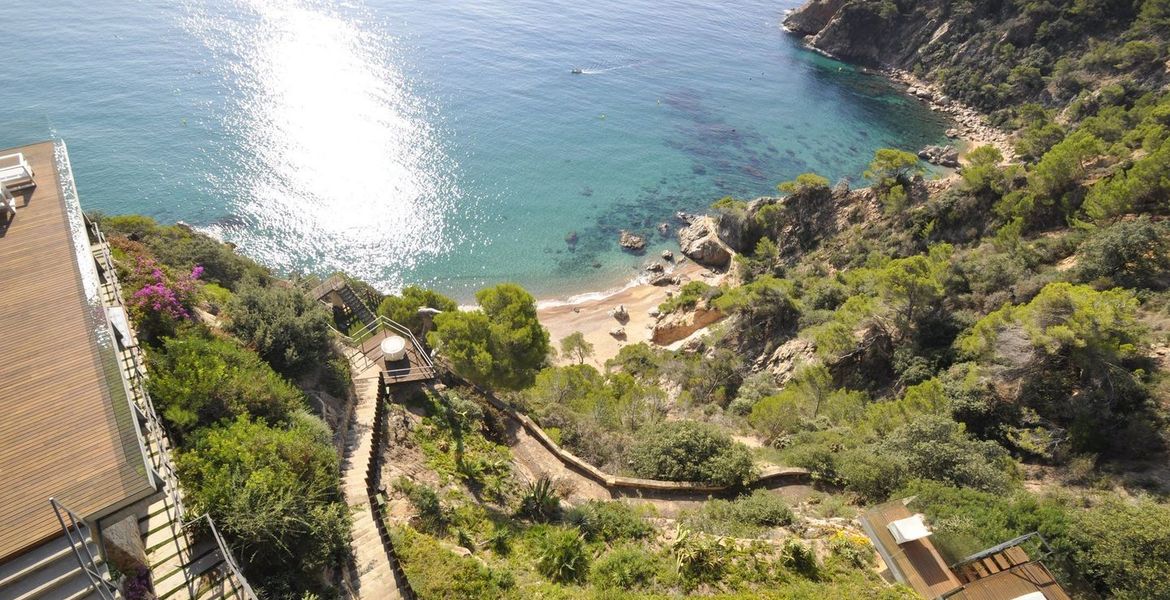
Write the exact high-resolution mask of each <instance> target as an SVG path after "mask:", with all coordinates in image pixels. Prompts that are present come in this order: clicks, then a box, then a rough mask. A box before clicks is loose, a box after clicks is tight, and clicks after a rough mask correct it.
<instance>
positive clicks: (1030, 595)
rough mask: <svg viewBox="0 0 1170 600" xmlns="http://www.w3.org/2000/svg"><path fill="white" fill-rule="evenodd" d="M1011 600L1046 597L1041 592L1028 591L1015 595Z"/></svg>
mask: <svg viewBox="0 0 1170 600" xmlns="http://www.w3.org/2000/svg"><path fill="white" fill-rule="evenodd" d="M1012 600H1048V597H1047V596H1045V595H1044V593H1043V592H1028V593H1027V594H1024V595H1023V596H1016V597H1015V598H1012Z"/></svg>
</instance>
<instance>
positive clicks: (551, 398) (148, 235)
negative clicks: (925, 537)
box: [100, 0, 1170, 599]
mask: <svg viewBox="0 0 1170 600" xmlns="http://www.w3.org/2000/svg"><path fill="white" fill-rule="evenodd" d="M823 4H825V5H827V6H830V7H833V10H832V11H831V12H832V15H830V17H831V18H829V19H821V20H822V21H824V23H819V24H815V23H812V22H811V21H809V20H807V19H811V17H809V16H808V15H802V16H797V17H794V19H795V20H790V22H793V23H795V26H794V29H795V30H797V31H798V32H801V33H805V34H810V35H815V36H816V37H815V38H814V40H813V42H814V43H815V44H818V46H819V47H821V48H822V49H825V50H828V51H832V52H834V53H836V54H838V55H839V56H842V57H846V58H854V59H857V60H865V61H869V62H875V63H882V64H893V65H895V66H900V67H902V68H905V69H908V70H911V71H913V72H914V73H915V74H916V75H917V76H919V77H921V78H923V79H925V80H927V81H930V82H934V83H936V84H937V85H939V86H941V90H942V91H943V92H944V93H945V94H946V95H947V98H946V102H953V101H958V100H961V101H963V102H966V103H969V104H971V105H973V106H976V107H978V108H980V109H981V110H983V111H985V112H987V113H988V114H989V115H990V118H991V120H992V121H993V122H994V123H995V124H997V125H999V126H1001V127H1003V128H1006V129H1008V130H1009V131H1010V133H1011V137H1010V140H1009V141H1010V143H1007V144H999V145H985V146H976V147H972V148H968V149H966V151H965V152H964V155H963V157H962V161H961V168H960V169H959V170H958V172H957V173H953V174H952V173H947V174H944V175H942V176H940V177H939V178H937V179H927V172H926V170H925V169H924V168H922V165H921V164H920V162H919V161H918V159H917V157H916V156H915V155H914V154H911V153H908V152H906V151H905V150H904V149H892V148H889V149H881V150H878V151H877V152H876V153H875V155H874V157H873V161H872V164H871V165H870V168H869V170H868V171H867V172H866V178H867V180H868V183H869V184H870V187H866V188H860V189H850V187H849V185H848V184H847V183H841V184H837V185H830V182H829V180H828V179H826V178H825V177H823V176H820V175H817V174H813V173H805V174H801V175H799V176H797V177H796V178H795V179H794V180H792V181H786V182H782V183H780V184H779V185H778V190H779V191H780V192H781V194H782V196H781V197H778V198H762V199H757V200H753V201H745V200H740V199H736V198H723V199H720V200H718V201H716V202H715V203H714V204H713V206H712V207H711V213H712V218H713V220H714V223H716V224H717V225H718V227H717V229H718V236H717V237H719V238H720V240H719V241H720V243H723V244H725V245H726V246H727V247H728V248H730V249H733V250H735V252H736V256H735V257H734V259H733V260H732V261H731V262H730V264H729V265H728V267H729V268H728V275H727V277H726V278H724V279H723V280H722V281H721V282H719V283H708V282H705V281H701V280H695V281H689V282H685V283H683V284H682V285H680V286H679V287H678V289H677V290H676V291H675V292H674V293H673V295H672V296H671V297H670V298H669V299H668V300H667V301H665V302H664V303H662V304H661V305H660V306H658V307H657V311H658V313H659V315H661V316H660V319H669V318H677V317H681V316H686V315H694V314H697V313H699V312H704V313H708V314H717V316H718V317H719V319H717V322H715V323H714V324H713V325H711V326H709V327H706V328H703V329H702V331H701V333H699V334H698V335H694V336H690V337H688V338H687V339H686V340H683V341H680V343H678V344H675V345H672V346H671V347H669V348H667V347H662V346H657V345H651V344H647V343H630V344H624V345H623V346H622V347H621V349H620V351H619V352H617V354H616V356H613V357H612V358H610V357H606V358H607V360H605V361H604V364H601V363H600V362H598V363H592V362H591V360H590V359H591V358H593V357H594V355H595V350H596V349H595V348H594V347H593V345H592V344H591V343H590V342H588V341H587V340H586V339H585V337H584V336H582V335H580V334H572V335H569V336H567V337H565V338H563V339H561V340H558V342H559V344H558V346H559V348H560V357H561V359H560V360H555V359H554V358H553V355H554V353H555V352H554V350H553V343H552V340H550V338H549V334H548V332H547V331H546V330H545V329H544V327H542V326H541V323H540V321H539V320H538V319H537V310H536V303H535V300H534V298H533V297H532V296H531V295H530V294H529V293H528V292H526V291H525V290H523V289H522V288H521V287H519V286H517V285H513V284H500V285H497V286H494V287H490V288H487V289H484V290H481V291H480V292H479V293H478V294H477V295H476V301H477V304H478V307H477V308H476V309H473V310H460V309H459V308H458V306H457V305H456V303H455V302H454V301H453V300H451V299H449V298H445V297H444V296H442V295H441V294H439V293H437V292H434V291H431V290H426V289H422V288H417V287H408V288H406V289H404V290H403V291H402V292H401V293H399V294H398V295H392V296H382V294H381V293H379V292H378V291H377V290H375V289H373V288H372V287H370V286H364V285H362V284H360V282H356V281H355V282H354V283H353V287H354V288H355V289H356V290H358V294H359V296H360V297H362V298H363V300H364V301H365V302H366V303H367V304H369V305H370V306H376V307H377V312H378V314H380V315H383V316H386V317H389V318H391V319H393V320H395V321H398V322H400V323H403V324H404V325H406V326H407V327H409V328H410V329H411V330H412V331H413V332H415V334H416V335H421V334H423V333H426V334H427V335H426V340H427V341H428V342H429V344H430V346H431V347H432V348H433V349H434V350H435V352H436V355H437V357H438V358H439V361H438V362H439V364H440V367H441V369H442V370H443V371H446V370H449V371H450V373H447V372H444V373H443V383H442V384H441V385H434V386H430V387H426V388H420V389H418V390H417V393H412V394H410V395H409V397H404V398H396V399H395V403H396V404H397V403H401V404H405V405H407V408H409V410H407V409H405V408H404V409H402V410H401V411H400V413H397V416H398V417H399V418H400V419H401V421H402V422H403V423H409V424H410V426H409V427H406V426H404V429H403V431H404V432H405V433H403V435H401V436H400V440H399V441H400V443H399V446H400V447H401V448H400V450H402V452H403V453H404V455H407V456H408V457H413V458H414V459H415V460H416V463H417V464H415V465H413V466H415V467H417V468H416V469H415V470H413V471H412V470H405V469H404V471H403V472H404V473H406V475H404V476H402V477H399V478H397V479H395V480H394V481H393V483H392V485H391V486H390V493H391V494H392V495H393V496H394V498H393V499H394V500H395V501H397V502H401V503H404V504H405V505H408V507H409V509H408V510H406V511H400V512H399V513H398V514H396V516H395V518H394V520H392V522H391V523H390V532H391V533H390V535H391V539H392V541H393V544H394V547H395V551H396V552H397V553H398V556H399V558H400V560H401V563H402V566H403V569H404V571H405V573H406V576H407V579H408V580H409V582H410V585H411V586H412V587H413V588H414V590H415V591H416V592H417V593H418V594H419V595H420V596H421V597H424V598H466V597H476V598H509V597H521V596H524V597H528V596H533V595H536V596H541V597H544V596H549V597H563V598H590V597H620V598H642V597H646V598H649V597H672V596H677V595H681V594H696V595H708V596H718V597H725V598H748V597H752V598H756V597H763V598H769V597H776V598H822V597H849V596H856V597H877V598H910V597H913V596H912V593H911V592H909V590H906V589H904V588H901V587H897V586H895V587H890V586H887V585H886V584H885V583H883V582H882V581H881V580H880V579H879V578H878V576H877V575H876V573H875V572H874V569H873V567H874V563H875V553H874V551H873V549H872V548H871V547H870V546H869V545H868V542H867V541H866V540H865V538H864V537H863V536H862V535H860V534H859V530H858V528H857V527H856V526H854V525H853V524H851V522H850V517H851V516H852V515H854V514H855V513H856V512H857V510H859V509H861V508H863V507H866V506H869V505H872V504H876V503H880V502H885V501H888V500H891V499H898V498H908V497H914V498H915V500H914V502H915V503H916V504H915V505H914V507H915V509H916V510H918V511H921V512H923V513H925V514H926V515H927V516H928V517H929V518H930V520H931V523H932V525H933V526H934V527H935V531H936V537H935V539H936V541H937V545H938V546H939V548H940V550H941V551H942V552H943V553H944V554H945V555H946V557H947V558H948V559H952V560H957V559H959V558H961V557H963V556H966V555H969V554H971V553H973V552H976V551H979V550H981V549H983V548H986V547H988V546H991V545H994V544H997V543H1000V542H1003V541H1005V540H1007V539H1011V538H1013V537H1016V536H1019V535H1023V534H1027V533H1029V532H1032V531H1037V532H1040V533H1041V534H1042V535H1043V536H1044V537H1045V539H1046V540H1047V542H1048V544H1049V545H1050V546H1051V548H1052V550H1053V551H1054V554H1053V557H1052V558H1051V561H1050V562H1051V567H1052V568H1053V569H1054V570H1055V571H1057V573H1058V574H1059V576H1060V579H1061V582H1062V583H1063V584H1064V585H1065V587H1067V588H1068V589H1069V590H1071V591H1072V593H1073V594H1074V595H1076V596H1077V597H1085V598H1093V597H1098V596H1099V597H1117V598H1134V599H1138V598H1161V597H1166V596H1167V595H1170V554H1168V551H1167V549H1168V548H1170V539H1167V533H1166V532H1167V531H1170V503H1168V502H1167V498H1168V497H1170V483H1168V482H1170V471H1167V467H1166V465H1167V462H1168V461H1167V451H1168V448H1167V444H1168V443H1170V436H1168V430H1167V418H1168V417H1170V414H1168V408H1170V376H1168V373H1167V370H1168V368H1170V364H1168V362H1167V356H1168V355H1170V229H1168V227H1170V226H1168V225H1167V218H1170V203H1168V201H1167V197H1168V194H1170V183H1167V181H1166V178H1165V176H1164V174H1165V172H1166V170H1167V168H1168V167H1170V94H1167V93H1165V92H1164V91H1162V86H1163V85H1164V83H1165V72H1166V70H1165V68H1164V64H1163V63H1164V62H1165V60H1166V59H1167V58H1168V56H1167V43H1166V39H1165V35H1166V34H1167V33H1170V31H1167V29H1166V28H1167V27H1168V26H1170V4H1167V3H1166V2H1163V1H1161V0H1144V1H1135V2H1120V3H1108V2H1084V1H1080V0H1078V1H1075V2H1073V1H1060V0H1053V1H1049V2H992V3H970V2H949V1H944V0H907V1H898V2H891V1H889V0H883V1H880V2H879V1H870V0H852V1H850V2H844V1H841V2H835V1H834V0H825V2H823ZM932 19H933V20H932ZM928 22H929V23H934V25H931V26H932V27H936V29H934V30H932V31H933V32H938V31H941V33H938V34H937V35H928V36H923V35H921V34H922V32H923V31H924V30H923V28H924V27H926V23H928ZM866 23H869V24H871V25H873V26H874V27H876V29H875V31H879V32H885V34H888V35H882V36H881V39H882V40H883V41H882V42H881V43H879V44H877V45H876V46H874V47H872V48H871V47H865V48H862V47H860V46H859V45H857V44H856V39H859V35H858V34H857V31H858V29H857V27H860V25H859V24H866ZM938 23H945V24H946V26H945V28H942V29H937V27H938V25H937V24H938ZM814 25H816V26H815V27H814ZM1086 36H1087V37H1088V39H1089V43H1087V44H1082V43H1081V40H1082V39H1084V38H1085V37H1086ZM906 44H914V45H915V48H916V49H921V51H920V52H910V53H908V52H905V50H906V49H907V48H906V46H905V45H906ZM961 44H962V45H961ZM907 57H913V58H907ZM907 61H908V62H907ZM940 102H941V100H940ZM1013 154H1014V156H1012V155H1013ZM100 222H101V226H102V227H103V229H104V230H105V231H106V232H107V233H108V234H109V236H110V241H111V245H112V246H113V248H114V251H115V255H116V257H117V258H118V263H119V265H120V266H121V269H122V270H123V271H124V272H123V273H121V274H120V275H123V276H124V277H123V278H122V280H123V281H124V282H126V294H127V302H128V305H129V306H130V307H131V310H132V312H133V316H134V320H135V323H136V324H137V325H138V327H139V333H140V338H141V339H142V340H143V342H144V344H146V345H147V353H148V358H149V369H150V380H149V385H150V389H151V392H152V395H153V396H154V398H155V401H156V403H157V405H158V407H159V409H160V412H161V413H162V415H163V418H164V420H165V422H166V426H167V428H168V430H169V431H170V433H171V435H172V439H174V440H175V441H176V443H177V445H178V448H177V455H178V463H179V468H180V472H181V476H182V477H183V481H184V485H185V486H186V489H187V490H188V498H189V502H190V505H191V508H192V510H195V511H197V512H203V511H207V512H210V513H211V514H212V515H213V516H214V517H215V518H216V520H217V522H219V523H221V526H222V529H223V530H224V534H225V535H226V536H227V537H228V539H229V541H230V543H231V544H232V546H233V548H235V549H236V550H238V551H239V553H240V555H241V556H242V557H243V561H244V563H245V566H246V568H247V569H248V573H249V576H251V577H253V578H254V580H255V581H257V582H259V584H260V586H261V587H262V589H264V590H265V591H266V592H267V593H268V594H270V595H272V596H274V597H296V596H299V595H301V594H305V593H314V594H328V593H329V592H330V590H329V585H328V583H327V582H326V581H324V580H323V579H322V573H323V572H325V571H326V570H328V568H330V567H331V566H334V565H337V564H339V563H340V558H341V555H342V554H343V553H344V547H345V545H346V544H345V542H346V539H347V536H348V515H347V513H346V511H345V510H344V506H343V504H342V503H341V502H340V494H339V490H338V483H337V472H338V457H337V454H336V451H335V450H334V446H333V441H332V438H333V432H331V431H330V429H329V427H328V425H326V424H325V423H323V422H322V421H321V420H320V419H319V418H317V417H315V416H313V415H312V414H310V411H309V409H308V404H307V403H306V401H305V392H306V390H310V391H323V392H329V393H336V394H337V395H344V394H345V392H346V390H347V388H348V363H346V362H345V360H344V359H341V358H339V357H336V356H334V355H333V350H331V344H330V341H331V339H330V332H329V324H330V323H331V320H330V319H331V316H330V315H329V314H328V313H327V312H325V311H324V310H323V309H322V308H320V307H319V306H318V305H317V304H315V303H314V302H312V301H310V300H307V299H306V298H305V297H304V295H303V293H302V291H301V290H299V289H297V288H296V287H294V286H289V285H286V284H285V282H281V281H279V280H277V279H276V278H274V277H273V276H272V275H271V274H270V273H269V272H268V271H267V270H266V269H264V268H263V267H260V266H258V265H256V264H255V263H253V262H252V261H249V260H248V259H245V258H241V257H239V256H237V255H236V254H235V253H233V252H231V251H230V250H227V249H226V248H225V247H224V246H222V245H220V244H217V243H215V242H214V241H212V240H210V239H209V238H206V237H204V236H201V235H199V234H196V233H192V232H190V231H189V230H187V229H184V228H182V227H163V226H159V225H157V224H155V223H153V222H151V221H150V220H148V219H143V218H139V217H103V218H100ZM423 308H426V309H433V311H429V312H437V314H434V316H433V323H427V322H426V317H424V316H422V315H420V312H419V309H423ZM333 324H334V325H337V326H339V327H343V326H342V325H341V324H340V323H338V322H336V321H333ZM431 325H433V327H432V326H431ZM505 405H506V406H508V407H510V408H514V409H516V410H518V411H519V412H520V413H523V414H524V415H527V416H528V417H530V418H531V419H532V420H533V421H534V422H535V423H537V424H538V425H539V427H540V428H542V430H543V432H544V433H545V434H547V436H548V438H549V440H551V442H552V443H555V444H557V445H559V446H560V447H562V448H563V449H564V450H567V451H569V452H571V453H572V454H573V455H575V456H576V457H579V458H580V459H581V460H583V461H585V462H588V463H590V464H591V465H593V466H594V467H597V468H598V469H601V470H604V471H605V472H606V473H611V474H614V475H619V476H630V477H638V478H645V479H655V480H659V481H668V482H687V483H694V484H700V485H705V486H712V487H721V486H726V487H727V488H728V489H727V490H726V492H725V493H723V494H722V495H721V496H720V497H717V498H716V497H712V498H707V499H706V501H702V502H699V501H696V502H695V504H693V505H688V506H685V507H683V508H681V509H679V508H678V507H675V506H668V505H664V504H660V503H655V502H653V499H650V498H640V499H638V500H633V499H628V498H627V499H623V500H612V499H602V498H599V497H589V498H587V499H583V498H586V496H585V495H584V494H583V493H582V491H581V490H579V489H575V485H576V484H580V483H581V482H580V481H574V480H573V479H572V478H571V477H558V476H555V475H553V474H549V473H544V472H534V471H533V469H531V468H528V467H530V466H531V464H530V462H525V460H526V459H525V457H524V456H522V454H524V453H525V452H531V449H527V448H523V447H522V446H520V445H519V443H518V442H517V438H516V433H515V428H516V427H517V425H516V423H515V421H514V420H510V419H512V417H511V416H510V414H509V413H508V412H507V411H505V410H502V409H501V408H500V407H501V406H505ZM396 408H401V407H396ZM411 453H413V454H411ZM518 465H523V466H524V467H525V468H519V467H518ZM785 466H788V467H800V468H803V469H807V471H808V472H809V474H810V477H811V479H812V480H813V487H814V488H815V491H814V490H809V491H808V495H807V496H805V497H802V498H800V499H798V500H789V499H788V498H786V497H784V496H783V495H782V494H779V493H776V492H774V491H770V490H765V489H758V490H754V491H753V490H749V489H747V488H748V487H749V485H748V484H751V483H752V482H753V481H754V480H755V478H756V476H757V475H759V474H760V473H761V472H763V471H764V470H765V469H768V468H772V467H785ZM608 491H609V490H607V492H608ZM597 495H599V496H600V495H601V494H597ZM604 497H605V498H610V497H611V496H610V495H608V493H607V494H606V495H604ZM667 511H670V512H667Z"/></svg>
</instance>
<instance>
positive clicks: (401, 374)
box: [360, 329, 435, 383]
mask: <svg viewBox="0 0 1170 600" xmlns="http://www.w3.org/2000/svg"><path fill="white" fill-rule="evenodd" d="M392 335H398V334H396V333H395V332H393V331H389V330H386V329H382V330H380V331H378V332H376V333H375V334H374V335H372V336H370V338H369V339H367V340H365V341H363V342H362V344H361V348H360V351H361V353H362V354H363V355H365V357H366V360H368V361H370V363H372V364H375V365H379V366H380V368H381V370H382V371H383V372H385V374H386V381H387V382H388V383H407V382H410V381H424V380H427V379H431V378H433V377H434V376H435V370H434V368H433V367H432V366H431V364H430V362H429V361H428V360H427V359H426V357H425V356H424V355H423V353H424V352H425V350H424V349H422V348H420V347H418V345H416V344H415V343H414V342H413V341H411V340H410V339H407V340H406V357H405V358H403V359H402V360H399V361H395V362H391V363H387V362H386V361H385V356H384V355H383V354H382V348H381V344H382V340H384V339H386V338H387V337H389V336H392Z"/></svg>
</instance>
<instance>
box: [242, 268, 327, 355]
mask: <svg viewBox="0 0 1170 600" xmlns="http://www.w3.org/2000/svg"><path fill="white" fill-rule="evenodd" d="M228 317H229V318H228V324H227V329H228V331H230V332H231V333H232V334H234V335H236V336H238V337H239V338H240V339H241V340H243V341H244V342H245V343H246V344H248V345H249V346H250V347H252V348H254V349H255V350H256V352H257V353H259V354H260V356H261V357H262V358H263V359H264V360H266V361H267V362H268V364H270V365H272V368H273V369H276V370H277V371H278V372H280V373H282V374H284V375H286V376H288V377H295V376H297V375H298V374H300V373H301V372H302V371H303V370H305V369H308V368H310V367H313V366H315V365H317V364H320V363H322V362H324V361H325V360H326V359H327V358H328V357H329V355H330V353H331V349H330V345H329V342H330V330H329V323H330V320H331V316H330V315H329V312H328V311H326V310H325V308H324V307H322V306H321V305H320V304H318V303H317V302H315V301H313V300H310V299H309V298H308V297H306V296H305V295H304V294H303V293H301V292H300V291H299V290H297V289H296V288H291V287H284V286H277V285H273V286H268V287H261V286H258V285H246V286H244V287H242V288H240V289H239V290H238V291H237V292H236V297H235V298H234V299H233V300H232V302H231V303H230V304H229V305H228Z"/></svg>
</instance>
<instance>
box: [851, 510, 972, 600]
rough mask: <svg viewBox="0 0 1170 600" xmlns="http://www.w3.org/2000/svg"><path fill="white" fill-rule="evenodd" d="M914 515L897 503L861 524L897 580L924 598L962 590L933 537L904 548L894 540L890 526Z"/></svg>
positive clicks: (865, 517) (868, 514)
mask: <svg viewBox="0 0 1170 600" xmlns="http://www.w3.org/2000/svg"><path fill="white" fill-rule="evenodd" d="M911 515H912V513H911V512H910V510H909V509H907V508H906V505H905V504H903V503H902V502H901V501H900V500H896V501H894V502H889V503H887V504H882V505H880V506H877V507H874V508H872V509H870V510H869V511H867V512H866V513H865V514H864V515H862V517H861V525H862V528H863V529H864V530H865V532H866V534H867V535H869V537H870V539H871V540H873V542H874V547H876V548H877V550H878V553H879V554H880V555H881V557H882V560H883V561H885V563H886V566H887V567H889V569H890V572H891V573H892V574H893V576H894V578H895V579H897V580H898V581H901V582H903V583H905V584H906V585H908V586H910V587H911V588H912V589H913V590H914V591H915V592H918V593H919V594H920V595H921V596H922V597H923V598H938V597H940V596H942V595H943V594H946V593H947V592H950V591H953V590H956V589H958V588H959V587H960V586H961V585H962V583H961V582H960V581H959V578H958V577H955V574H954V573H952V572H951V570H950V568H949V567H947V563H946V562H945V561H944V560H943V558H942V556H941V555H940V554H939V553H938V550H937V549H935V547H934V544H932V543H931V542H930V538H923V539H920V540H913V541H910V542H906V543H905V544H901V545H899V544H898V543H897V542H896V541H895V540H894V536H893V534H891V533H890V529H889V527H888V526H889V524H890V523H892V522H894V521H897V520H899V519H905V518H907V517H910V516H911Z"/></svg>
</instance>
